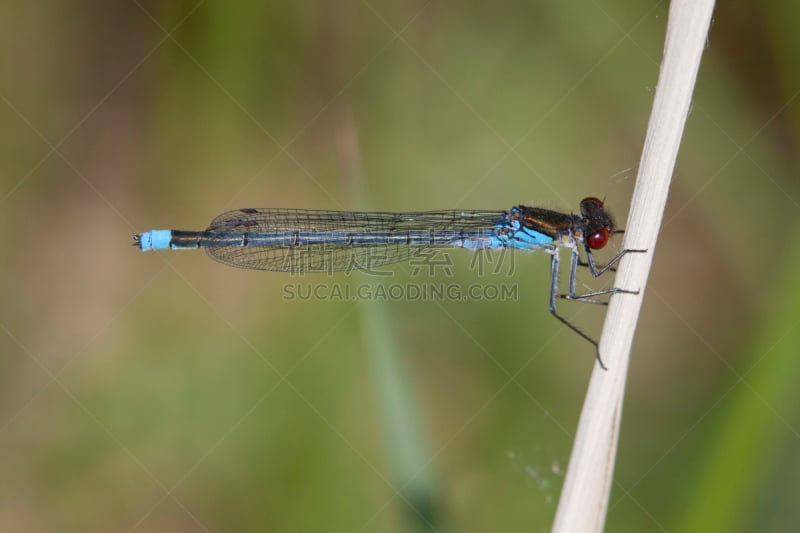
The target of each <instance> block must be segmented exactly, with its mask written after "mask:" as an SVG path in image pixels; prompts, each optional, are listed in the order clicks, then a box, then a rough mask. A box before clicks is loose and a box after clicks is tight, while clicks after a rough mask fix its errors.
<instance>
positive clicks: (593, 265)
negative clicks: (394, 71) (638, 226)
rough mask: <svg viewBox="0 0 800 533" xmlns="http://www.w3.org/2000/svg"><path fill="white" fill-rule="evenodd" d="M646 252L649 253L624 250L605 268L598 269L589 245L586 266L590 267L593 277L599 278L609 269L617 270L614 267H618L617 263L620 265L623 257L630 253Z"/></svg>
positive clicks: (640, 251)
mask: <svg viewBox="0 0 800 533" xmlns="http://www.w3.org/2000/svg"><path fill="white" fill-rule="evenodd" d="M646 251H647V250H630V249H625V250H622V251H621V252H620V253H618V254H617V255H616V256H615V257H614V258H613V259H612V260H611V261H609V262H608V264H606V265H605V266H602V267H600V268H598V267H597V264H596V263H595V262H594V257H593V256H592V250H591V249H590V248H589V246H588V245H587V246H586V260H587V263H586V264H587V265H588V266H589V270H591V272H592V275H593V276H594V277H598V276H599V275H600V274H602V273H603V272H605V271H606V270H609V269H611V270H616V268H615V267H614V265H616V264H617V263H619V260H620V259H622V257H623V256H624V255H625V254H630V253H644V252H646Z"/></svg>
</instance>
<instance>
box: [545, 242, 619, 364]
mask: <svg viewBox="0 0 800 533" xmlns="http://www.w3.org/2000/svg"><path fill="white" fill-rule="evenodd" d="M552 253H553V260H552V263H551V264H550V314H552V315H553V316H554V317H556V318H557V319H558V320H559V321H560V322H561V323H562V324H564V325H565V326H567V327H568V328H569V329H571V330H572V331H574V332H575V333H577V334H578V335H580V336H581V337H583V338H584V339H586V340H587V341H589V342H590V343H591V344H592V346H594V348H595V352H596V357H597V363H598V364H599V365H600V368H602V369H603V370H608V368H607V367H606V365H605V364H604V363H603V359H601V357H600V346H599V345H598V344H597V341H596V340H594V339H593V338H591V337H590V336H589V335H587V334H586V333H584V332H583V331H581V330H580V329H579V328H578V327H577V326H576V325H575V324H573V323H572V322H570V321H569V320H567V319H566V318H564V317H563V316H561V315H559V314H558V311H556V299H557V298H558V296H559V294H558V271H559V261H560V260H559V257H558V255H559V254H558V250H557V249H556V250H553V252H552ZM572 257H573V260H572V265H571V266H570V274H571V275H570V285H571V287H570V288H571V289H572V291H573V292H574V286H572V285H574V275H572V274H573V273H574V270H575V269H576V268H577V265H576V261H575V259H574V258H575V257H576V256H575V255H574V254H573V256H572Z"/></svg>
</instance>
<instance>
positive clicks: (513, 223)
mask: <svg viewBox="0 0 800 533" xmlns="http://www.w3.org/2000/svg"><path fill="white" fill-rule="evenodd" d="M615 233H622V230H617V229H616V227H615V226H614V221H613V219H612V218H611V215H610V214H609V213H608V212H607V211H606V210H605V209H604V206H603V202H602V201H601V200H599V199H597V198H585V199H584V200H583V201H581V206H580V214H579V215H577V214H571V213H570V214H566V213H560V212H558V211H551V210H549V209H543V208H540V207H527V206H523V205H520V206H516V207H513V208H511V209H509V210H507V211H473V210H470V211H467V210H448V211H422V212H416V213H385V212H376V213H368V212H358V211H312V210H305V209H271V208H267V209H255V208H247V209H237V210H235V211H229V212H227V213H223V214H222V215H220V216H218V217H217V218H215V219H214V220H213V221H212V222H211V224H210V225H209V226H208V228H206V229H205V230H204V231H181V230H153V231H148V232H145V233H141V234H138V235H134V236H133V239H134V245H136V246H138V247H139V249H141V250H142V251H147V250H167V249H172V250H178V249H189V248H204V249H205V250H206V252H207V253H208V255H210V256H211V258H212V259H214V260H216V261H219V262H221V263H224V264H226V265H230V266H234V267H239V268H248V269H256V270H272V271H278V272H292V273H312V272H337V271H345V270H367V271H368V270H370V269H373V268H376V267H379V266H381V265H386V264H390V263H396V262H399V261H405V260H408V259H411V258H413V257H415V256H417V255H419V254H420V253H422V252H423V251H425V250H428V249H430V248H433V247H444V246H454V247H459V248H466V249H469V250H487V249H504V248H510V249H518V250H538V249H542V250H545V251H547V252H548V253H550V254H551V256H552V260H551V270H550V271H551V273H550V313H552V314H553V316H555V317H556V318H557V319H558V320H559V321H561V322H562V323H563V324H565V325H566V326H567V327H569V328H570V329H571V330H572V331H574V332H576V333H577V334H578V335H580V336H581V337H583V338H584V339H586V340H587V341H589V342H590V343H592V345H594V346H595V349H596V350H598V351H597V360H598V362H599V363H600V366H601V367H603V368H605V366H604V365H603V361H602V360H601V358H600V353H599V348H598V344H597V341H595V340H594V339H593V338H592V337H590V336H589V335H587V334H586V333H584V332H583V331H582V330H580V329H579V328H578V327H577V326H575V325H574V324H572V323H571V322H570V321H569V320H567V319H566V318H564V317H563V316H561V315H560V314H559V313H558V312H557V310H556V301H557V299H558V298H564V299H568V300H578V301H583V302H588V303H595V304H607V302H605V301H599V300H595V299H594V298H595V297H597V296H603V295H611V294H618V293H625V294H638V292H639V291H630V290H624V289H619V288H611V289H605V290H600V291H593V292H588V293H585V294H577V292H576V283H577V281H576V280H577V270H578V266H585V267H588V268H589V271H590V272H591V273H592V275H593V276H595V277H597V276H600V275H601V274H603V273H604V272H606V271H608V270H613V265H615V264H616V263H617V262H618V261H619V260H620V258H622V257H623V256H624V255H625V254H627V253H630V252H643V251H644V250H622V251H621V252H619V253H618V254H617V255H616V256H615V257H614V258H612V259H611V261H609V262H608V263H607V264H606V265H604V266H600V265H597V264H596V263H595V260H594V257H593V256H592V250H599V249H601V248H603V247H604V246H605V245H606V243H607V242H608V240H609V238H610V237H611V235H613V234H615ZM561 247H566V248H569V249H570V250H571V257H570V270H569V291H568V293H567V294H559V293H558V277H559V276H558V275H559V250H560V248H561ZM581 248H582V249H583V250H584V252H585V255H586V262H583V261H581V257H580V249H581Z"/></svg>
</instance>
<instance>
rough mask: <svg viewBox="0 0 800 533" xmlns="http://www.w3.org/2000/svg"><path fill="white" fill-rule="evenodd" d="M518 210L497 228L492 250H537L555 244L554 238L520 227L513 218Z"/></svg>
mask: <svg viewBox="0 0 800 533" xmlns="http://www.w3.org/2000/svg"><path fill="white" fill-rule="evenodd" d="M517 212H518V209H517V208H516V207H515V208H513V209H511V211H510V212H509V215H508V217H507V218H506V220H503V221H502V222H500V223H498V224H497V226H496V228H497V229H496V234H497V235H496V236H495V237H493V238H492V246H491V247H492V248H514V249H517V250H536V249H537V248H543V247H545V246H549V245H552V244H553V238H552V237H551V236H549V235H546V234H544V233H541V232H538V231H536V230H534V229H531V228H526V227H523V226H521V225H520V223H519V219H517V218H512V215H515V214H516V213H517Z"/></svg>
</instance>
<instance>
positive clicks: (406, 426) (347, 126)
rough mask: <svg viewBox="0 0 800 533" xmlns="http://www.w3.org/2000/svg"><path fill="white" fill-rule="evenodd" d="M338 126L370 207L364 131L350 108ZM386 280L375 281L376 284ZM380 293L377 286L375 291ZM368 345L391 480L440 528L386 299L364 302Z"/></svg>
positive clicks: (426, 524)
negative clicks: (362, 154) (360, 137)
mask: <svg viewBox="0 0 800 533" xmlns="http://www.w3.org/2000/svg"><path fill="white" fill-rule="evenodd" d="M342 115H343V116H344V118H343V120H342V125H341V127H340V128H339V130H338V133H339V137H338V141H339V142H338V146H339V155H340V159H341V166H342V168H343V169H344V172H343V173H344V174H345V176H346V178H347V179H348V182H349V184H350V186H351V191H352V193H351V194H352V196H353V197H354V198H355V199H356V201H355V204H356V205H357V206H358V209H360V210H368V209H369V202H368V200H367V199H366V193H365V192H364V190H365V188H364V184H363V179H362V174H361V170H360V169H361V165H360V161H361V158H360V154H359V150H358V137H357V134H356V131H355V127H354V125H353V121H352V115H351V114H350V112H349V109H348V110H346V111H345V112H343V113H342ZM371 279H372V280H374V279H375V278H369V277H368V275H366V274H360V275H357V276H354V280H355V283H360V284H363V285H366V284H373V282H372V281H371ZM378 283H381V280H380V279H379V280H378V282H374V284H373V285H377V284H378ZM369 292H370V293H371V294H375V291H374V290H373V291H369ZM359 307H360V314H361V331H362V337H363V339H364V347H365V349H366V351H367V352H368V353H369V357H370V358H371V360H372V362H373V367H372V368H373V377H374V379H373V389H374V390H375V393H376V400H377V403H378V413H379V416H380V422H381V428H382V432H383V435H384V440H385V442H386V444H387V448H388V454H387V457H388V460H389V463H390V468H391V471H392V479H391V484H392V486H393V487H394V488H395V490H397V492H398V493H399V494H400V496H401V498H402V500H398V502H397V503H399V504H400V505H402V506H403V507H404V508H405V509H406V510H407V511H408V512H407V513H406V515H407V517H408V520H409V521H410V522H411V523H412V524H413V525H412V527H413V529H414V530H416V531H439V529H438V528H437V525H436V523H437V518H438V516H439V514H440V513H439V511H438V507H439V505H438V494H437V493H438V490H437V483H436V481H435V478H434V474H433V466H432V464H431V463H432V461H431V459H429V458H430V457H432V455H433V454H432V453H431V451H430V449H429V448H428V446H427V444H426V438H425V436H424V434H423V427H422V426H423V425H422V422H421V420H420V415H419V407H418V405H417V402H416V401H415V396H414V392H413V389H412V387H411V384H410V383H409V380H408V378H407V373H406V371H405V365H404V361H405V360H406V359H407V358H406V357H404V354H403V352H402V349H401V348H400V345H399V343H398V342H397V335H396V334H395V331H394V329H393V328H392V320H391V319H390V317H389V309H387V306H386V303H385V302H383V301H373V302H368V301H361V302H359Z"/></svg>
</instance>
